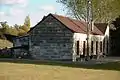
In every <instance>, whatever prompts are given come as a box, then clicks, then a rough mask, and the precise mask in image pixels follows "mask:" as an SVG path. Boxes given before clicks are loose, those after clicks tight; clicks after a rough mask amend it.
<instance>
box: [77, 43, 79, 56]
mask: <svg viewBox="0 0 120 80" xmlns="http://www.w3.org/2000/svg"><path fill="white" fill-rule="evenodd" d="M77 55H79V41H77Z"/></svg>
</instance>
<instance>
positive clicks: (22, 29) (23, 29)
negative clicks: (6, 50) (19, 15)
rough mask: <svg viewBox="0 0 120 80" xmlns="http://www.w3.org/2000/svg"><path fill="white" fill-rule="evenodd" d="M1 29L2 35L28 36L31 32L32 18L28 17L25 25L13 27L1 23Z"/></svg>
mask: <svg viewBox="0 0 120 80" xmlns="http://www.w3.org/2000/svg"><path fill="white" fill-rule="evenodd" d="M0 24H1V28H0V32H1V33H0V35H1V36H2V34H10V35H15V36H22V35H24V34H26V33H27V32H28V31H29V30H30V18H29V16H26V18H25V22H24V24H23V25H22V26H21V25H18V24H15V25H13V26H9V25H8V24H7V22H6V21H5V22H0Z"/></svg>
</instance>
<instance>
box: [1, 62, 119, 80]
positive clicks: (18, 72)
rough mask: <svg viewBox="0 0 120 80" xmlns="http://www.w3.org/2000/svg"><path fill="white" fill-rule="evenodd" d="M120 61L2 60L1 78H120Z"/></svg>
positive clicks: (90, 79) (32, 79)
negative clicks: (100, 62) (91, 62)
mask: <svg viewBox="0 0 120 80" xmlns="http://www.w3.org/2000/svg"><path fill="white" fill-rule="evenodd" d="M119 79H120V62H115V63H107V64H102V65H80V64H77V63H76V64H75V63H67V64H65V63H61V62H53V61H49V62H48V61H31V60H0V80H119Z"/></svg>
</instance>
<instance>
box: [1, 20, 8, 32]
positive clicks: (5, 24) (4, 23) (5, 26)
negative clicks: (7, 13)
mask: <svg viewBox="0 0 120 80" xmlns="http://www.w3.org/2000/svg"><path fill="white" fill-rule="evenodd" d="M0 24H1V26H2V29H1V31H2V33H3V34H7V33H8V31H9V25H8V24H7V22H6V21H5V22H0Z"/></svg>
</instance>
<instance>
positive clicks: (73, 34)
mask: <svg viewBox="0 0 120 80" xmlns="http://www.w3.org/2000/svg"><path fill="white" fill-rule="evenodd" d="M86 33H87V27H86V23H85V22H83V21H78V20H75V19H71V18H68V17H64V16H60V15H56V14H49V15H47V16H45V17H44V18H43V19H42V20H41V21H40V22H39V23H38V24H37V25H35V27H34V28H32V29H31V30H30V31H29V35H28V36H27V38H28V41H27V42H28V46H29V51H28V52H29V53H30V54H31V55H32V57H33V58H35V59H47V60H73V61H75V60H76V58H77V57H80V55H86V47H87V46H86V38H87V35H86ZM17 43H18V42H16V43H15V44H17ZM89 43H90V55H98V54H100V53H102V54H103V53H105V54H108V53H109V26H108V25H107V24H106V23H95V24H94V25H93V27H92V28H91V33H90V42H89Z"/></svg>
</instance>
